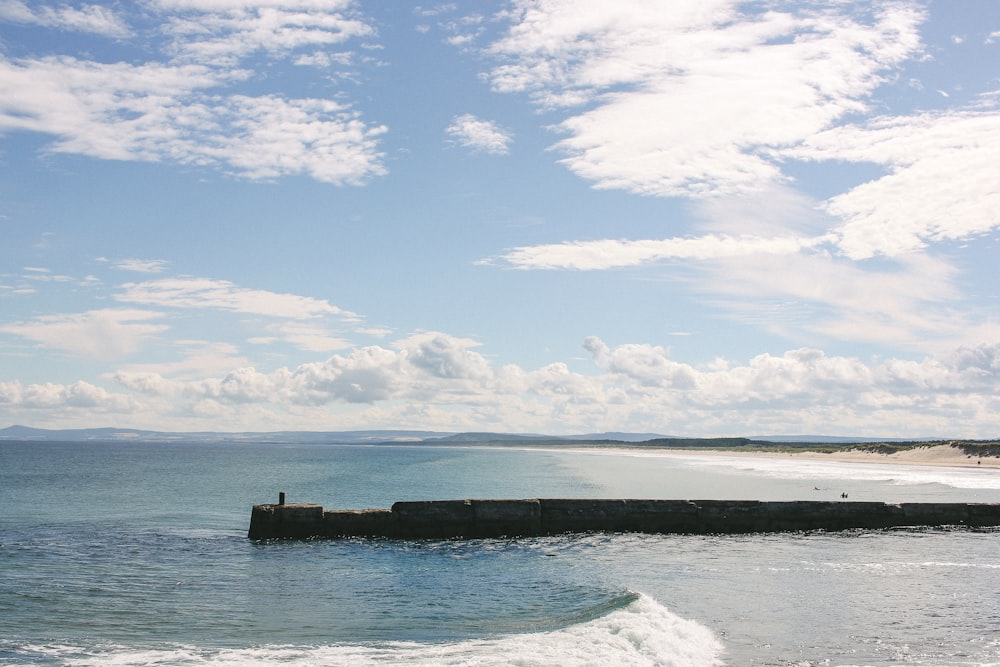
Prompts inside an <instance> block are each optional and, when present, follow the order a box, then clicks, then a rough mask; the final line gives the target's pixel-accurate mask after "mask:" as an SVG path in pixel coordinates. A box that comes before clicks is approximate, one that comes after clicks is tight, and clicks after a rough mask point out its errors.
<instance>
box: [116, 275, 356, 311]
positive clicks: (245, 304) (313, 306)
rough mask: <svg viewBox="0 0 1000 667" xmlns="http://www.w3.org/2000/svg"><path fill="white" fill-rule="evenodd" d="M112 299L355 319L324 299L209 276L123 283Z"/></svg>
mask: <svg viewBox="0 0 1000 667" xmlns="http://www.w3.org/2000/svg"><path fill="white" fill-rule="evenodd" d="M115 299H117V300H118V301H124V302H127V303H141V304H145V305H155V306H159V307H164V308H210V309H216V310H223V311H230V312H235V313H249V314H256V315H269V316H271V317H279V318H285V319H290V320H307V319H312V318H316V317H323V316H330V315H332V316H337V317H340V318H343V319H345V320H348V321H355V320H357V315H355V314H354V313H351V312H350V311H346V310H343V309H341V308H338V307H337V306H334V305H333V304H331V303H329V302H328V301H325V300H323V299H315V298H313V297H308V296H299V295H297V294H282V293H280V292H270V291H267V290H255V289H248V288H245V287H237V286H236V285H234V284H233V283H231V282H229V281H227V280H210V279H208V278H163V279H161V280H152V281H148V282H142V283H125V284H124V285H122V286H121V291H120V292H119V293H118V294H116V295H115Z"/></svg>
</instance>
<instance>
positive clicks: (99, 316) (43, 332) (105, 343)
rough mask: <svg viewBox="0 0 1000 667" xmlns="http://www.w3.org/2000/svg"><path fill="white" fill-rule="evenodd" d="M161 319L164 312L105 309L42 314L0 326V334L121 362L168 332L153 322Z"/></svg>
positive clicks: (73, 352) (163, 326)
mask: <svg viewBox="0 0 1000 667" xmlns="http://www.w3.org/2000/svg"><path fill="white" fill-rule="evenodd" d="M162 317H163V313H160V312H154V311H148V310H136V309H128V308H122V309H118V308H104V309H100V310H91V311H87V312H84V313H73V314H65V315H42V316H39V317H37V318H35V319H32V320H28V321H22V322H15V323H12V324H5V325H0V332H3V333H7V334H12V335H14V336H19V337H21V338H26V339H28V340H31V341H34V342H36V343H38V344H39V345H41V346H42V347H44V348H49V349H55V350H61V351H64V352H69V353H71V354H74V355H78V356H81V357H84V358H88V359H121V358H125V357H128V356H129V355H130V354H132V353H133V352H135V351H136V350H137V349H138V348H139V346H140V345H141V344H142V342H143V341H145V340H147V339H148V338H150V337H151V336H153V335H154V334H158V333H160V332H162V331H165V330H166V328H167V327H166V326H165V325H163V324H154V323H153V322H151V320H158V319H161V318H162Z"/></svg>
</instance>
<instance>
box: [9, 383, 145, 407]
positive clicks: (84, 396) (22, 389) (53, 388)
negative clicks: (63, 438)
mask: <svg viewBox="0 0 1000 667" xmlns="http://www.w3.org/2000/svg"><path fill="white" fill-rule="evenodd" d="M2 405H7V406H16V407H18V408H27V409H32V410H52V409H74V408H75V409H84V410H88V411H98V412H128V411H131V410H135V409H136V408H137V407H138V406H139V404H138V403H137V402H136V401H134V400H132V399H131V398H129V397H128V396H123V395H121V394H115V393H111V392H108V391H107V390H106V389H103V388H102V387H98V386H96V385H93V384H90V383H89V382H82V381H81V382H73V383H71V384H56V383H45V384H29V385H22V384H21V383H20V382H18V381H16V380H15V381H13V382H0V406H2Z"/></svg>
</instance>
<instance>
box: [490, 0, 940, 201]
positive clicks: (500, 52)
mask: <svg viewBox="0 0 1000 667" xmlns="http://www.w3.org/2000/svg"><path fill="white" fill-rule="evenodd" d="M840 8H841V9H842V10H846V11H844V13H839V14H838V13H835V12H833V11H824V12H819V11H816V12H814V11H812V10H811V9H804V10H801V11H800V12H799V13H797V14H792V13H788V12H780V11H775V10H773V8H770V7H768V8H767V10H766V11H764V10H762V11H761V12H759V13H757V14H752V15H751V14H748V13H741V12H742V11H745V10H746V6H745V5H740V4H739V3H736V2H726V1H721V0H716V1H714V2H703V1H701V0H697V1H692V2H679V3H670V4H669V5H664V4H662V3H658V2H653V1H650V0H629V1H625V2H615V3H607V2H600V1H596V2H565V1H564V0H538V1H534V2H529V1H524V2H520V3H518V7H517V11H516V12H514V13H513V16H514V17H515V23H514V24H513V25H512V26H511V28H510V29H509V31H508V33H507V35H506V36H505V37H503V38H502V39H500V40H498V41H497V42H495V43H494V44H492V45H491V47H490V48H489V52H490V53H491V54H492V55H493V56H494V57H496V58H497V59H499V60H501V61H502V62H503V64H501V65H498V66H497V67H495V68H494V69H493V70H492V72H491V73H490V78H491V81H492V82H493V86H494V88H495V89H496V90H498V91H501V92H526V93H528V94H530V95H531V96H532V97H533V98H534V99H535V100H536V102H537V103H538V104H540V105H542V106H545V107H549V108H564V107H576V106H581V105H588V106H589V107H590V108H588V109H586V110H584V111H582V112H580V113H577V114H576V115H572V116H569V117H567V118H566V119H565V120H563V121H562V122H560V123H559V124H558V129H559V130H561V131H562V132H564V133H565V134H567V135H568V136H567V137H566V138H564V139H563V140H561V141H560V142H559V143H558V144H557V147H558V148H559V149H560V150H562V151H563V152H564V153H565V154H566V157H565V158H564V160H563V162H564V164H566V165H567V166H568V167H569V168H570V169H571V170H572V171H573V172H575V173H576V174H578V175H579V176H581V177H583V178H586V179H588V180H591V181H593V182H594V183H595V185H596V187H599V188H617V189H624V190H627V191H630V192H635V193H640V194H651V195H660V196H678V195H679V196H694V197H699V196H707V195H719V194H737V193H742V194H745V193H748V192H753V191H756V190H759V189H761V188H765V187H770V186H771V185H773V184H774V183H776V182H781V181H783V180H786V177H785V176H783V174H782V173H781V170H780V167H779V165H778V164H777V163H776V162H775V161H774V160H773V158H772V155H773V154H774V152H775V151H779V150H780V149H783V148H786V147H790V146H795V145H797V144H798V143H799V142H801V141H802V140H804V139H806V138H808V137H810V136H812V135H813V134H815V133H816V132H819V131H821V130H823V129H826V128H827V127H829V126H830V125H831V124H832V123H833V122H834V121H836V120H837V119H839V118H842V117H843V116H844V115H846V114H848V113H856V112H860V111H863V110H864V109H865V100H866V98H867V97H868V95H870V94H871V92H872V91H873V90H874V89H875V88H876V87H877V86H878V85H879V84H880V83H882V82H883V81H884V80H885V77H886V76H887V75H888V73H889V72H890V71H891V70H892V69H893V68H894V67H896V66H897V65H899V64H900V63H901V62H902V61H903V60H904V59H905V58H906V57H908V56H910V55H912V54H913V53H914V52H915V51H916V49H917V48H918V47H919V36H918V34H917V30H916V29H917V25H918V23H919V22H920V20H921V19H922V14H921V13H920V12H919V11H916V10H915V9H913V8H912V7H908V6H905V5H903V4H893V5H887V6H885V7H883V8H882V9H881V10H880V11H878V12H877V13H876V15H875V17H874V19H873V20H870V21H869V22H865V21H866V17H864V16H858V17H855V16H851V15H849V14H848V13H847V11H849V10H850V9H851V6H850V5H841V6H840Z"/></svg>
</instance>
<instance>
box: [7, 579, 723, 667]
mask: <svg viewBox="0 0 1000 667" xmlns="http://www.w3.org/2000/svg"><path fill="white" fill-rule="evenodd" d="M25 648H26V649H27V648H29V647H25ZM30 649H33V651H32V652H34V653H35V654H36V657H37V658H42V660H41V661H40V662H41V663H42V664H58V665H66V666H72V667H97V666H98V665H100V666H102V667H103V666H108V667H166V666H168V665H169V666H170V667H188V666H189V665H190V666H193V665H198V666H199V667H243V666H252V667H265V666H268V667H269V666H271V665H275V666H276V665H281V666H282V667H305V666H307V665H308V666H314V665H324V666H330V667H332V666H340V665H343V666H347V665H350V666H352V667H355V666H358V667H370V666H376V665H386V664H394V665H395V664H406V665H423V666H430V665H436V666H437V665H440V666H448V665H463V666H465V665H497V666H505V665H510V666H517V667H531V666H533V665H539V666H541V665H554V664H558V665H566V666H570V667H572V666H575V665H580V666H582V665H612V664H613V665H632V666H635V667H644V666H649V667H654V666H656V667H712V666H717V665H721V664H722V659H721V656H722V652H723V647H722V644H721V643H720V641H719V640H718V639H717V638H716V636H715V635H714V634H713V633H712V631H711V630H709V629H708V628H707V627H705V626H703V625H701V624H700V623H697V622H696V621H693V620H689V619H685V618H682V617H680V616H678V615H676V614H673V613H672V612H670V611H669V610H668V609H667V608H666V607H664V606H663V605H661V604H659V603H658V602H656V601H655V600H654V599H653V598H651V597H649V596H647V595H642V594H640V595H637V596H636V598H635V600H634V601H633V602H631V603H630V604H628V605H626V606H624V607H621V608H617V609H613V610H612V611H611V612H610V613H608V614H606V615H604V616H601V617H599V618H596V619H593V620H590V621H587V622H584V623H579V624H576V625H571V626H569V627H567V628H562V629H559V630H551V631H547V632H537V633H525V634H515V635H505V636H498V637H489V638H483V639H471V640H465V641H459V642H450V643H442V644H421V643H417V642H390V643H385V644H330V645H321V646H275V645H268V646H259V647H247V648H204V647H196V646H171V647H167V648H154V649H141V648H136V647H127V646H117V645H116V646H103V647H95V648H89V649H84V648H75V647H70V646H51V647H41V646H34V647H30ZM26 657H28V656H26Z"/></svg>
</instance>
